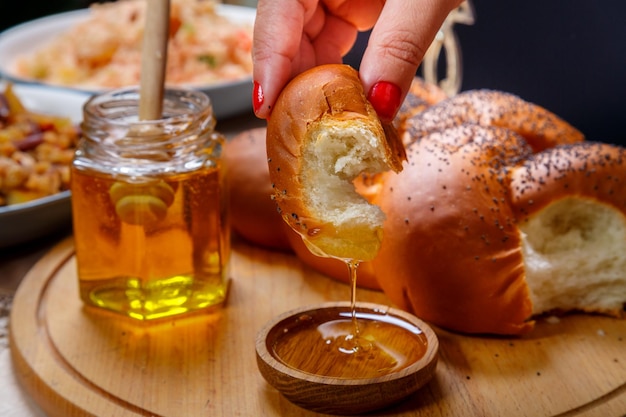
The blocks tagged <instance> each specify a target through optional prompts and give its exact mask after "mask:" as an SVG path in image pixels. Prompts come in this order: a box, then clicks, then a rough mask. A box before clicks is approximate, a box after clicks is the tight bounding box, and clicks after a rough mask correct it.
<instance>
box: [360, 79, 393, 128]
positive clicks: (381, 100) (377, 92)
mask: <svg viewBox="0 0 626 417" xmlns="http://www.w3.org/2000/svg"><path fill="white" fill-rule="evenodd" d="M367 99H368V100H369V101H370V103H372V106H374V109H375V110H376V113H378V117H380V119H381V120H382V121H384V122H390V121H391V120H392V119H393V118H394V116H395V115H396V112H397V111H398V109H399V108H400V104H401V103H400V99H401V91H400V87H398V86H397V85H395V84H392V83H390V82H387V81H379V82H377V83H376V84H374V85H373V86H372V88H371V89H370V92H369V94H368V96H367Z"/></svg>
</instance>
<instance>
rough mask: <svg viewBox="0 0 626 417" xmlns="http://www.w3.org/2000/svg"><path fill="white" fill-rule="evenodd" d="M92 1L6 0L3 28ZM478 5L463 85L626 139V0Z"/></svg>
mask: <svg viewBox="0 0 626 417" xmlns="http://www.w3.org/2000/svg"><path fill="white" fill-rule="evenodd" d="M407 1H412V0H407ZM89 3H90V0H65V1H43V0H21V1H13V2H10V1H5V0H2V2H0V30H2V29H5V28H7V27H10V26H12V25H15V24H17V23H20V22H23V21H26V20H31V19H34V18H36V17H40V16H44V15H48V14H51V13H57V12H61V11H67V10H72V9H76V8H82V7H87V6H88V5H89ZM473 5H474V13H475V17H476V22H475V23H474V25H472V26H467V25H463V24H456V25H455V26H454V30H455V32H456V34H457V35H458V37H459V40H460V44H461V50H462V53H463V87H462V88H463V90H469V89H476V88H491V89H497V90H502V91H508V92H511V93H514V94H517V95H519V96H520V97H522V98H523V99H525V100H528V101H531V102H533V103H536V104H539V105H541V106H543V107H545V108H547V109H549V110H551V111H552V112H554V113H556V114H557V115H559V116H561V117H562V118H564V119H565V120H567V121H568V122H570V123H571V124H572V125H574V126H576V127H577V128H578V129H580V130H581V131H582V132H583V133H585V135H586V136H587V139H588V140H594V141H602V142H609V143H617V144H621V145H626V133H625V131H624V129H623V128H622V124H623V122H625V121H626V115H625V114H624V113H626V0H598V1H590V0H527V1H506V0H504V1H503V0H473ZM9 8H10V9H11V12H10V13H9ZM14 9H15V10H14ZM367 37H368V34H367V33H364V34H362V35H361V36H360V37H359V42H358V43H357V45H356V46H355V48H354V50H353V51H352V52H351V53H350V54H349V55H348V56H347V57H346V62H348V63H350V64H352V65H353V66H355V67H358V64H359V59H360V54H361V53H362V51H363V48H364V46H365V43H366V42H367Z"/></svg>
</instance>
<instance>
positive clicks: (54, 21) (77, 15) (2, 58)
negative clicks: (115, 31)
mask: <svg viewBox="0 0 626 417" xmlns="http://www.w3.org/2000/svg"><path fill="white" fill-rule="evenodd" d="M217 13H218V14H220V15H222V16H224V17H226V18H228V19H230V20H232V21H233V22H234V23H249V24H253V23H254V19H255V16H256V9H255V8H252V7H245V6H234V5H229V4H219V5H218V6H217ZM88 16H89V9H80V10H75V11H72V12H66V13H59V14H55V15H51V16H47V17H43V18H40V19H36V20H31V21H29V22H26V23H22V24H20V25H17V26H14V27H13V28H10V29H8V30H6V31H4V32H2V33H1V34H0V77H3V78H5V79H6V80H10V81H13V82H15V83H31V84H40V83H38V82H37V81H33V80H31V79H26V78H23V77H20V76H19V75H17V74H15V72H14V71H13V69H12V67H13V63H14V62H15V60H16V59H17V57H18V56H20V55H24V54H29V53H34V52H35V51H37V50H39V49H40V48H42V47H43V46H45V44H46V43H47V42H49V41H50V39H53V38H54V37H56V36H58V35H59V34H61V33H62V32H65V31H67V30H68V29H69V28H70V27H72V26H73V25H75V24H76V23H78V22H80V21H83V20H85V19H87V17H88ZM190 87H191V88H196V89H198V90H201V91H203V92H205V93H206V94H207V95H208V96H209V97H210V98H211V102H212V104H213V112H214V114H215V117H216V118H217V119H218V120H219V119H222V118H226V117H230V116H234V115H236V114H240V113H243V112H245V111H249V110H251V108H252V76H250V77H246V78H244V79H242V80H239V81H229V82H224V83H217V84H211V85H206V86H190ZM55 88H66V89H69V90H73V88H71V87H58V86H55ZM80 91H83V92H87V93H90V94H93V93H97V92H99V91H94V90H85V89H80Z"/></svg>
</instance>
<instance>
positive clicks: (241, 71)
mask: <svg viewBox="0 0 626 417" xmlns="http://www.w3.org/2000/svg"><path fill="white" fill-rule="evenodd" d="M144 4H145V3H144V2H141V1H138V0H126V1H121V2H112V3H102V4H94V5H92V6H91V7H90V8H87V9H80V10H75V11H71V12H66V13H59V14H55V15H51V16H47V17H43V18H40V19H36V20H32V21H29V22H26V23H22V24H20V25H17V26H15V27H13V28H10V29H8V30H6V31H4V32H3V33H1V34H0V77H3V78H5V79H6V80H10V81H12V82H14V83H36V84H43V85H51V86H55V87H57V88H61V87H62V88H67V89H72V90H79V91H82V92H87V93H90V94H93V93H98V92H102V91H104V90H108V89H116V88H120V87H127V86H130V85H138V84H139V75H140V72H141V71H140V63H141V58H140V56H141V41H142V38H143V27H144V26H143V19H142V17H143V14H144V11H145V10H144V8H143V5H144ZM255 15H256V9H255V8H252V7H244V6H234V5H226V4H214V3H213V2H211V1H207V0H203V1H196V0H173V1H172V12H171V16H170V33H171V35H170V41H169V44H168V68H167V73H166V76H167V78H166V83H167V84H168V85H170V86H173V87H188V88H193V89H198V90H201V91H203V92H205V93H206V94H207V95H208V96H209V97H210V98H211V102H212V104H213V110H214V114H215V117H216V118H217V119H218V120H219V119H222V118H227V117H230V116H234V115H237V114H240V113H244V112H246V111H250V110H251V107H252V105H251V97H252V59H251V47H252V26H253V24H254V19H255Z"/></svg>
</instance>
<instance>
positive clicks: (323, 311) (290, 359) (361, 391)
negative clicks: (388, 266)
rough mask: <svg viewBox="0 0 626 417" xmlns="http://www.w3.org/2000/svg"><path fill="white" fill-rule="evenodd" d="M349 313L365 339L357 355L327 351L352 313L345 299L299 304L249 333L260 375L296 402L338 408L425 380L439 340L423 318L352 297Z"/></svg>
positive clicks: (377, 402)
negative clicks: (353, 305) (253, 340)
mask: <svg viewBox="0 0 626 417" xmlns="http://www.w3.org/2000/svg"><path fill="white" fill-rule="evenodd" d="M354 314H355V315H354V318H355V319H356V321H357V324H358V328H359V329H360V330H359V331H358V334H359V336H358V337H360V338H361V339H362V340H363V341H364V344H365V345H363V346H359V348H358V349H361V348H362V350H363V351H365V353H362V352H359V354H360V355H361V356H360V357H357V356H358V355H353V354H354V353H355V352H356V351H358V349H355V352H348V353H337V352H334V349H335V348H334V347H333V346H334V345H333V343H334V341H336V340H340V337H343V336H342V335H341V334H340V333H341V332H342V331H341V330H339V329H341V328H345V327H346V326H348V327H349V326H350V323H351V322H352V319H353V316H352V310H351V307H350V303H349V302H333V303H325V304H321V305H316V306H310V307H303V308H299V309H295V310H292V311H289V312H286V313H284V314H281V315H280V316H278V317H276V318H274V319H273V320H271V321H270V322H268V323H267V324H266V325H265V326H264V327H263V328H262V329H261V330H260V332H259V333H258V335H257V340H256V352H257V365H258V368H259V371H260V372H261V374H262V375H263V377H264V378H265V380H266V381H267V382H268V383H269V384H270V385H271V386H273V387H274V388H276V389H277V390H278V391H279V392H281V393H282V394H283V396H284V397H285V398H287V399H288V400H289V401H291V402H292V403H294V404H296V405H298V406H300V407H303V408H306V409H309V410H312V411H316V412H321V413H329V414H343V415H350V414H352V415H354V414H360V413H365V412H369V411H373V410H377V409H381V408H384V407H387V406H391V405H393V404H395V403H397V402H399V401H401V400H402V399H404V398H406V397H407V396H408V395H410V394H412V393H414V392H416V391H417V390H418V389H420V388H421V387H422V386H424V385H425V384H426V383H427V382H428V381H430V379H431V378H432V376H433V375H434V372H435V368H436V364H437V357H438V349H439V342H438V339H437V337H436V335H435V333H434V331H433V330H432V329H431V328H430V327H429V326H428V325H427V324H426V323H424V322H423V321H421V320H420V319H418V318H417V317H415V316H413V315H411V314H409V313H406V312H404V311H401V310H398V309H394V308H390V307H388V306H383V305H378V304H373V303H357V305H356V308H355V313H354ZM381 346H382V348H381ZM376 352H379V354H375V353H376ZM372 364H373V367H372ZM329 375H330V376H329Z"/></svg>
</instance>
